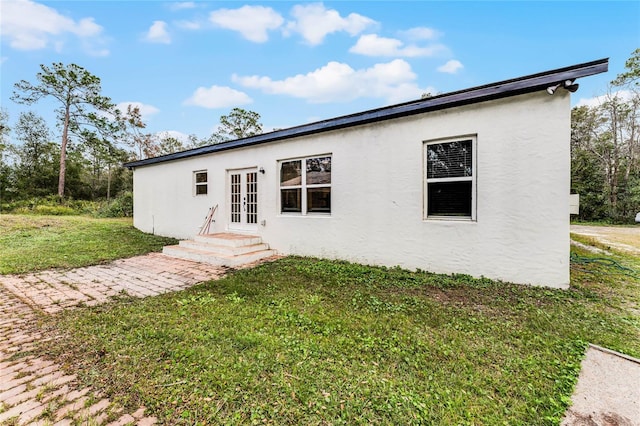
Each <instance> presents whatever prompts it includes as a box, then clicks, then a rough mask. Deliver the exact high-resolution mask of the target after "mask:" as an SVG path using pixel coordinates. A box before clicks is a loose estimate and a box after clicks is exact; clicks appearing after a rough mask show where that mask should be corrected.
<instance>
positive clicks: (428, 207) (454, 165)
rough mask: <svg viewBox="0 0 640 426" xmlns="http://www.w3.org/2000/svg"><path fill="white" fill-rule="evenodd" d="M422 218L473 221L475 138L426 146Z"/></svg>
mask: <svg viewBox="0 0 640 426" xmlns="http://www.w3.org/2000/svg"><path fill="white" fill-rule="evenodd" d="M424 146H425V157H426V158H425V169H426V170H425V179H426V183H425V195H424V202H425V208H424V211H425V216H426V218H428V219H430V218H444V219H472V220H475V218H476V207H475V202H476V200H475V199H476V196H475V194H476V170H475V168H476V166H475V158H476V138H475V137H470V136H469V137H461V138H456V139H450V140H439V141H432V142H426V143H425V144H424Z"/></svg>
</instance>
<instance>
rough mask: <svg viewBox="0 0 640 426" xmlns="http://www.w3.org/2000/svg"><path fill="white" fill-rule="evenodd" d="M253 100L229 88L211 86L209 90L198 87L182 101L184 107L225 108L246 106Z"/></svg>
mask: <svg viewBox="0 0 640 426" xmlns="http://www.w3.org/2000/svg"><path fill="white" fill-rule="evenodd" d="M251 102H253V99H251V98H250V97H249V95H247V94H246V93H244V92H240V91H238V90H235V89H232V88H231V87H224V86H216V85H213V86H211V87H209V88H206V87H198V88H197V89H196V91H195V92H193V95H191V97H190V98H189V99H187V100H185V101H184V104H185V105H195V106H200V107H203V108H211V109H213V108H227V107H236V106H238V105H246V104H250V103H251Z"/></svg>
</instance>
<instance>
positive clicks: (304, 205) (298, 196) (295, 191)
mask: <svg viewBox="0 0 640 426" xmlns="http://www.w3.org/2000/svg"><path fill="white" fill-rule="evenodd" d="M280 212H281V213H300V214H303V215H306V214H308V213H331V156H328V155H325V156H321V157H308V158H300V159H296V160H287V161H282V162H281V163H280Z"/></svg>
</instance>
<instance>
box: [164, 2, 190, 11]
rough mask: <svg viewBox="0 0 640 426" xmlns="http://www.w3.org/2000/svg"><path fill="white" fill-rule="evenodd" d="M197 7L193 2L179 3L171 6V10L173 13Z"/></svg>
mask: <svg viewBox="0 0 640 426" xmlns="http://www.w3.org/2000/svg"><path fill="white" fill-rule="evenodd" d="M195 7H196V4H195V3H194V2H192V1H179V2H175V3H171V4H170V5H169V9H171V10H173V11H177V10H184V9H193V8H195Z"/></svg>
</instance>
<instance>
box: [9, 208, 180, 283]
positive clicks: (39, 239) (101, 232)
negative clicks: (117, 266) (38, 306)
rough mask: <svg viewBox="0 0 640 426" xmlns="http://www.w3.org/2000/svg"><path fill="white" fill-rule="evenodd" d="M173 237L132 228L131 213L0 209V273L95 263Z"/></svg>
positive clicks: (140, 250) (145, 249) (168, 241)
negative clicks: (103, 215)
mask: <svg viewBox="0 0 640 426" xmlns="http://www.w3.org/2000/svg"><path fill="white" fill-rule="evenodd" d="M173 242H175V240H174V239H171V238H162V237H157V236H154V235H149V234H144V233H142V232H140V231H138V230H136V229H135V228H134V227H133V226H132V224H131V219H130V218H128V219H127V218H124V219H95V218H90V217H83V216H31V215H29V216H23V215H7V214H2V215H0V247H1V248H2V249H1V250H0V274H18V273H26V272H32V271H37V270H42V269H47V268H71V267H79V266H86V265H92V264H97V263H101V262H106V261H110V260H114V259H119V258H123V257H130V256H135V255H139V254H144V253H148V252H151V251H159V250H160V249H161V248H162V246H164V245H167V244H171V243H173Z"/></svg>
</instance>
